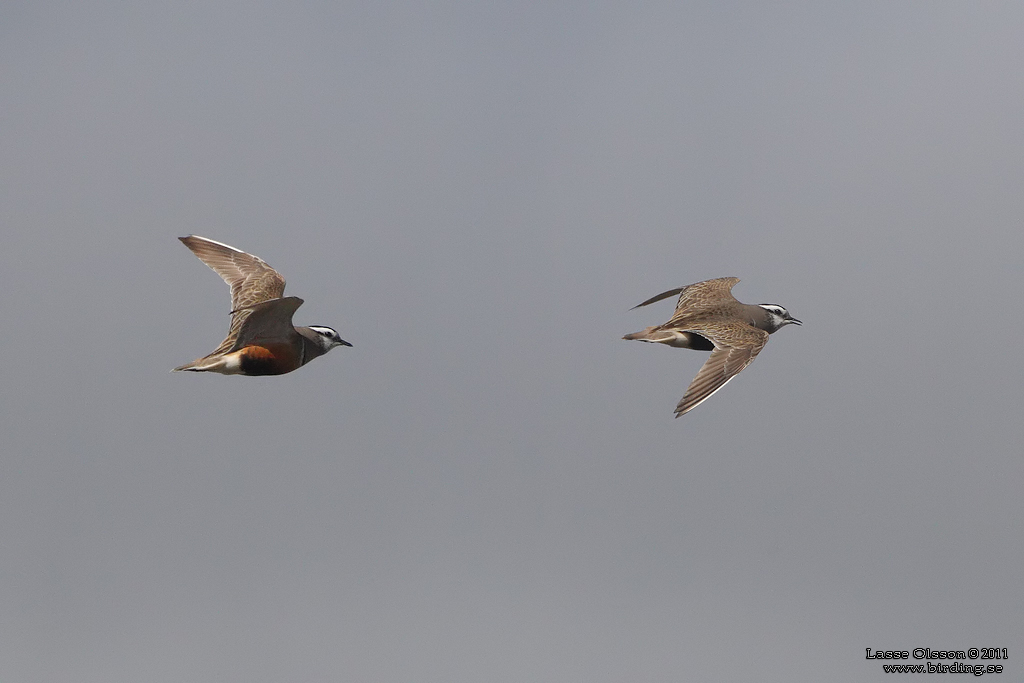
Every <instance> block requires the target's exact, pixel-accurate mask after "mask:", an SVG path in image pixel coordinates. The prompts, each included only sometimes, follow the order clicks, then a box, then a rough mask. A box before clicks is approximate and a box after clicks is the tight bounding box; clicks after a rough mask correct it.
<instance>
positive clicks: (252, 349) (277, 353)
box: [237, 344, 302, 376]
mask: <svg viewBox="0 0 1024 683" xmlns="http://www.w3.org/2000/svg"><path fill="white" fill-rule="evenodd" d="M237 354H238V356H239V359H240V361H241V367H240V369H241V373H240V374H243V375H250V376H258V375H283V374H285V373H286V372H291V371H292V370H295V369H297V368H298V367H299V366H300V365H302V363H300V362H299V360H300V358H299V351H298V350H296V349H295V348H294V347H292V346H291V345H290V344H261V345H258V346H257V345H254V346H246V347H245V348H243V349H240V350H239V351H237Z"/></svg>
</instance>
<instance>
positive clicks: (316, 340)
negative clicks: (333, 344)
mask: <svg viewBox="0 0 1024 683" xmlns="http://www.w3.org/2000/svg"><path fill="white" fill-rule="evenodd" d="M295 331H296V332H298V333H299V336H300V337H302V364H303V365H305V364H306V363H308V362H309V361H311V360H313V359H314V358H316V357H317V356H322V355H324V354H325V353H327V349H325V348H324V345H323V337H321V336H320V335H319V334H317V333H316V332H314V331H313V330H311V329H309V328H308V327H296V328H295Z"/></svg>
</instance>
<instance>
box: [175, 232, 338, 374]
mask: <svg viewBox="0 0 1024 683" xmlns="http://www.w3.org/2000/svg"><path fill="white" fill-rule="evenodd" d="M178 239H180V240H181V242H182V243H183V244H184V245H185V246H186V247H188V248H189V249H191V250H192V253H193V254H195V255H196V256H198V257H199V260H201V261H202V262H203V263H205V264H206V265H208V266H209V267H210V268H212V269H213V271H214V272H215V273H217V275H220V276H221V277H222V278H224V282H226V283H228V286H229V287H230V288H231V327H230V328H229V330H228V336H227V338H226V339H225V340H224V341H223V342H221V344H220V346H218V347H217V348H216V350H214V352H213V353H211V354H209V355H207V356H203V357H202V358H200V359H198V360H194V361H192V362H191V363H185V364H184V365H181V366H179V367H176V368H174V370H173V371H174V372H177V371H179V370H188V371H189V372H218V373H220V374H222V375H248V376H254V375H283V374H285V373H286V372H291V371H292V370H297V369H298V368H300V367H302V366H303V365H305V364H306V363H308V362H309V361H311V360H313V359H314V358H316V357H317V356H322V355H323V354H325V353H327V352H328V351H330V350H331V349H333V348H334V347H335V346H352V345H351V344H349V343H348V342H347V341H345V340H344V339H342V338H341V337H340V336H338V333H337V332H335V331H334V330H333V329H331V328H330V327H324V326H321V325H310V326H309V327H295V326H294V325H292V315H294V314H295V311H296V309H298V307H299V306H301V305H302V299H300V298H298V297H295V296H284V278H283V277H281V274H280V273H278V272H277V271H276V270H274V269H273V268H271V267H270V266H269V265H267V263H266V262H265V261H263V259H261V258H259V257H257V256H253V255H252V254H247V253H245V252H244V251H242V250H240V249H235V248H234V247H231V246H228V245H227V244H222V243H220V242H216V241H214V240H211V239H208V238H206V237H199V236H198V235H189V236H188V237H179V238H178Z"/></svg>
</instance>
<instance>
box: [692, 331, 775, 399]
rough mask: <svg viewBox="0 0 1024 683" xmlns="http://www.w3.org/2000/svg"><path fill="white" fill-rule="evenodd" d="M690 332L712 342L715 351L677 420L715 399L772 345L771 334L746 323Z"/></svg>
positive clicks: (696, 381) (694, 384)
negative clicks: (721, 390) (758, 355)
mask: <svg viewBox="0 0 1024 683" xmlns="http://www.w3.org/2000/svg"><path fill="white" fill-rule="evenodd" d="M688 331H691V332H696V333H699V334H700V335H701V336H703V337H705V338H707V339H709V340H710V341H711V343H713V344H714V345H715V350H714V351H712V352H711V356H709V357H708V359H707V361H706V362H705V363H704V366H703V367H701V369H700V372H698V373H697V376H696V377H694V378H693V381H692V382H690V386H689V388H687V390H686V394H685V395H684V396H683V398H682V400H681V401H679V405H677V406H676V417H679V416H680V415H685V414H686V413H688V412H689V411H691V410H693V409H694V408H696V407H697V406H699V405H700V404H701V403H703V402H704V401H706V400H708V399H709V398H711V396H712V394H714V393H715V392H716V391H718V390H719V389H721V388H722V387H724V386H725V385H726V384H727V383H728V382H729V380H731V379H732V378H733V377H735V376H736V375H737V374H739V372H740V370H742V369H743V368H745V367H747V366H748V365H750V363H751V362H752V361H753V360H754V358H756V357H757V354H759V353H760V352H761V349H763V348H764V345H765V344H767V343H768V333H767V332H765V331H764V330H759V329H757V328H756V327H751V326H750V325H747V324H745V323H731V322H730V323H708V324H705V325H701V326H700V328H699V329H693V330H688Z"/></svg>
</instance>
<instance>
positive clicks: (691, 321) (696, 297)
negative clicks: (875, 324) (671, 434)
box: [623, 277, 803, 417]
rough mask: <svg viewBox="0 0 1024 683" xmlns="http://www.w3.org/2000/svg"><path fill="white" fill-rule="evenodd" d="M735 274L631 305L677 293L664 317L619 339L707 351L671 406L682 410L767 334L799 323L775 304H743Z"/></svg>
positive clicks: (749, 356) (731, 372) (734, 370)
mask: <svg viewBox="0 0 1024 683" xmlns="http://www.w3.org/2000/svg"><path fill="white" fill-rule="evenodd" d="M739 281H740V280H739V278H735V277H721V278H717V279H714V280H705V281H704V282H697V283H695V284H692V285H687V286H686V287H680V288H679V289H672V290H669V291H667V292H663V293H661V294H659V295H657V296H655V297H652V298H650V299H648V300H647V301H645V302H643V303H642V304H638V305H637V306H634V307H633V308H634V309H635V308H640V307H641V306H646V305H648V304H653V303H654V302H656V301H661V300H662V299H667V298H668V297H670V296H675V295H676V294H678V295H679V301H678V303H676V311H675V313H674V314H673V315H672V317H671V318H670V319H669V321H668V322H667V323H664V324H662V325H655V326H653V327H647V328H644V329H643V330H640V331H639V332H634V333H633V334H627V335H626V336H625V337H623V339H635V340H638V341H644V342H651V343H658V344H667V345H668V346H674V347H677V348H681V349H696V350H698V351H710V352H711V356H710V357H709V358H708V360H707V362H706V363H704V366H703V367H702V368H701V369H700V372H698V373H697V376H696V377H694V378H693V381H692V382H691V383H690V387H689V388H688V389H687V390H686V394H685V395H684V396H683V398H682V400H681V401H679V404H678V405H677V406H676V417H679V416H680V415H685V414H686V413H688V412H690V411H691V410H693V409H694V408H696V407H697V406H699V405H700V404H701V403H703V402H704V401H706V400H707V399H709V398H711V395H712V394H714V393H715V392H716V391H718V390H719V389H721V388H722V387H724V386H725V385H726V384H727V383H728V382H729V380H731V379H732V378H733V377H735V376H736V375H737V374H739V372H740V370H742V369H743V368H745V367H747V366H748V365H750V363H751V362H752V361H753V360H754V358H756V357H757V354H758V353H760V352H761V349H763V348H764V345H765V344H767V343H768V335H769V334H771V333H772V332H775V331H776V330H779V329H780V328H782V327H785V326H786V325H802V324H803V323H801V322H800V321H799V320H797V319H796V318H794V317H793V316H791V315H790V314H789V311H787V310H786V309H785V308H783V307H782V306H779V305H777V304H758V305H757V306H754V305H751V304H744V303H740V302H739V301H737V300H736V299H735V298H734V297H733V295H732V288H733V286H734V285H735V284H736V283H737V282H739Z"/></svg>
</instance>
